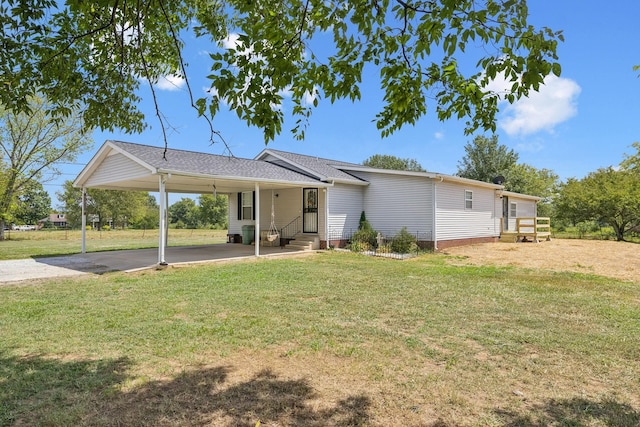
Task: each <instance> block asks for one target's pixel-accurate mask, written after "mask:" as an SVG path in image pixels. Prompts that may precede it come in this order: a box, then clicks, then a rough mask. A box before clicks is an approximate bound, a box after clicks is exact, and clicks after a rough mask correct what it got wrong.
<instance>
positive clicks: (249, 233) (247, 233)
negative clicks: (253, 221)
mask: <svg viewBox="0 0 640 427" xmlns="http://www.w3.org/2000/svg"><path fill="white" fill-rule="evenodd" d="M255 233H256V226H255V225H243V226H242V244H243V245H250V244H251V242H253V241H254V240H255V239H254V237H255Z"/></svg>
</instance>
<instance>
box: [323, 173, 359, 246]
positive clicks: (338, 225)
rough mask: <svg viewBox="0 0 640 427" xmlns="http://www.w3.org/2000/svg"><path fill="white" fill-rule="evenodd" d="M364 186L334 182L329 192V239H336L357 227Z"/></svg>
mask: <svg viewBox="0 0 640 427" xmlns="http://www.w3.org/2000/svg"><path fill="white" fill-rule="evenodd" d="M364 190H365V187H363V186H356V185H346V184H336V185H335V186H334V187H331V188H329V189H327V193H328V194H329V224H328V225H329V239H332V240H338V239H340V238H342V237H343V236H345V235H349V234H351V233H353V232H355V231H356V230H357V229H358V224H359V223H360V214H361V213H362V211H363V209H364V208H363V194H364Z"/></svg>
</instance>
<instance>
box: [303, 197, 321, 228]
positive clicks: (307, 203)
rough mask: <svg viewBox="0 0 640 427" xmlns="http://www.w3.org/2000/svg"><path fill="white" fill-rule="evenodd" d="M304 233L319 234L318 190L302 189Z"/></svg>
mask: <svg viewBox="0 0 640 427" xmlns="http://www.w3.org/2000/svg"><path fill="white" fill-rule="evenodd" d="M302 232H303V233H317V232H318V189H317V188H304V189H302Z"/></svg>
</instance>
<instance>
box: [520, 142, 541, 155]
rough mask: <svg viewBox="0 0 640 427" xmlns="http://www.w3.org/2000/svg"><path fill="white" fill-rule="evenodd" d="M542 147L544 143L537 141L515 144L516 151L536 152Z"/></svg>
mask: <svg viewBox="0 0 640 427" xmlns="http://www.w3.org/2000/svg"><path fill="white" fill-rule="evenodd" d="M543 149H544V145H542V144H541V143H540V142H538V141H534V142H527V143H524V142H523V143H520V144H518V145H516V151H519V152H529V153H538V152H540V151H542V150H543Z"/></svg>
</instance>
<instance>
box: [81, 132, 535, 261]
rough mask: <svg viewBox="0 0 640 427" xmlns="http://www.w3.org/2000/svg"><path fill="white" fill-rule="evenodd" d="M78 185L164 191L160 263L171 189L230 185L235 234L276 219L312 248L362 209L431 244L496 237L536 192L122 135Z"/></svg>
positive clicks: (343, 229) (353, 223) (348, 226)
mask: <svg viewBox="0 0 640 427" xmlns="http://www.w3.org/2000/svg"><path fill="white" fill-rule="evenodd" d="M74 185H75V186H76V187H81V188H85V189H86V188H102V189H115V190H140V191H152V192H159V193H160V211H161V215H160V221H161V227H160V228H161V230H163V231H164V233H162V232H161V233H160V234H161V236H160V241H159V262H160V263H163V262H165V260H164V253H163V247H164V245H165V242H166V231H165V230H166V210H167V200H168V198H167V194H168V193H190V194H212V193H215V194H227V195H228V196H229V234H230V235H241V234H242V233H243V231H246V230H247V229H248V228H244V229H243V226H252V227H253V228H254V229H255V240H256V241H258V242H263V241H264V240H265V234H266V233H267V232H268V231H269V230H270V229H271V228H273V227H274V226H275V228H276V229H277V230H279V234H280V235H281V237H291V238H294V237H301V236H306V237H307V238H309V240H310V241H311V242H312V244H313V245H314V247H316V248H327V247H329V246H339V245H341V244H343V243H344V242H345V241H346V240H347V239H348V237H349V236H350V234H351V233H352V232H355V231H356V230H357V229H358V224H359V220H360V215H361V213H362V212H363V211H364V212H365V215H366V218H367V220H368V221H369V223H370V224H371V225H372V226H373V228H374V229H375V230H377V231H379V232H381V233H384V234H389V235H392V234H394V233H396V232H398V231H399V230H400V229H401V228H403V227H406V228H407V230H408V231H409V232H411V233H412V234H415V235H417V236H418V239H419V240H420V243H421V244H422V245H423V246H428V247H431V248H433V249H443V248H446V247H450V246H456V245H463V244H470V243H479V242H492V241H496V240H497V239H498V238H499V237H500V235H501V233H502V232H504V231H508V230H514V229H515V227H516V221H517V219H518V218H520V217H536V205H537V203H538V202H539V201H540V198H539V197H535V196H529V195H524V194H517V193H512V192H508V191H505V190H504V187H503V186H502V185H500V184H494V183H487V182H481V181H475V180H471V179H466V178H461V177H457V176H451V175H445V174H439V173H433V172H408V171H396V170H387V169H377V168H371V167H367V166H363V165H359V164H355V163H348V162H343V161H339V160H330V159H324V158H319V157H314V156H306V155H301V154H295V153H290V152H285V151H279V150H274V149H270V148H267V149H264V150H263V151H262V152H261V153H259V154H258V155H257V156H256V157H255V158H254V159H242V158H236V157H232V156H220V155H213V154H206V153H198V152H192V151H185V150H176V149H172V148H169V149H167V150H166V152H165V149H164V148H161V147H152V146H148V145H140V144H133V143H128V142H121V141H106V142H105V143H104V144H103V145H102V147H101V148H100V149H99V150H98V152H97V153H96V154H95V155H94V157H93V158H92V159H91V161H90V162H89V163H88V164H87V165H86V166H85V168H84V169H83V170H82V171H81V172H80V174H79V175H78V177H77V178H76V180H75V181H74ZM83 229H84V227H83ZM163 234H164V236H163ZM163 239H164V240H163ZM255 246H256V248H255V251H256V255H259V246H260V245H259V244H257V245H255ZM83 249H84V246H83Z"/></svg>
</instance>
